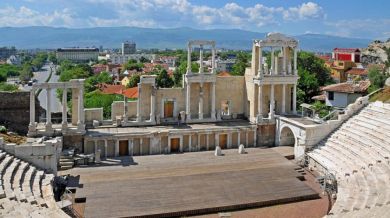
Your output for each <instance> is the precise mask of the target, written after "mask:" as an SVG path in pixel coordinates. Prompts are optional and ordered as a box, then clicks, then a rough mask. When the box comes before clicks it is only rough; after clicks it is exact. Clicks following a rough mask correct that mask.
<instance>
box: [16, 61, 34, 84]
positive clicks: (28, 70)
mask: <svg viewBox="0 0 390 218" xmlns="http://www.w3.org/2000/svg"><path fill="white" fill-rule="evenodd" d="M31 77H33V69H32V67H31V65H30V64H28V63H24V64H22V71H21V72H20V75H19V79H20V80H21V81H29V80H30V79H31Z"/></svg>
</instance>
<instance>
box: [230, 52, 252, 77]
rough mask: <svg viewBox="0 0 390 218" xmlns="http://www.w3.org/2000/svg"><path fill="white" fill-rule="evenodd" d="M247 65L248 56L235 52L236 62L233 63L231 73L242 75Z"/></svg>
mask: <svg viewBox="0 0 390 218" xmlns="http://www.w3.org/2000/svg"><path fill="white" fill-rule="evenodd" d="M247 67H248V56H247V55H246V54H244V53H242V52H238V53H237V63H236V64H234V65H233V72H232V73H233V75H238V76H243V75H244V74H245V68H247Z"/></svg>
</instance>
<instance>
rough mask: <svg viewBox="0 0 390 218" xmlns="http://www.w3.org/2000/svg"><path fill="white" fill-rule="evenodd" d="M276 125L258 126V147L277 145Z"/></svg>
mask: <svg viewBox="0 0 390 218" xmlns="http://www.w3.org/2000/svg"><path fill="white" fill-rule="evenodd" d="M275 125H276V124H275V123H270V124H267V123H263V124H260V125H258V126H257V146H274V145H275V127H276V126H275Z"/></svg>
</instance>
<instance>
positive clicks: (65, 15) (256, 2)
mask: <svg viewBox="0 0 390 218" xmlns="http://www.w3.org/2000/svg"><path fill="white" fill-rule="evenodd" d="M0 1H1V4H0V27H5V26H11V27H26V26H52V27H68V28H90V27H113V26H136V27H148V28H176V27H192V28H196V29H243V30H250V31H254V32H281V33H285V34H289V35H299V34H305V33H320V34H329V35H337V36H347V37H355V38H368V39H388V38H390V13H389V9H390V1H389V0H374V1H368V0H322V1H319V0H317V1H314V0H313V1H301V0H240V1H239V0H0Z"/></svg>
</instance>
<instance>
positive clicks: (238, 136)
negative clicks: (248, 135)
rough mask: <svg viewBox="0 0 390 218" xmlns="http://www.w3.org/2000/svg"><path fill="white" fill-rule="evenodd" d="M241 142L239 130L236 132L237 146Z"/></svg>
mask: <svg viewBox="0 0 390 218" xmlns="http://www.w3.org/2000/svg"><path fill="white" fill-rule="evenodd" d="M240 144H241V132H240V131H238V132H237V147H240Z"/></svg>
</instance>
